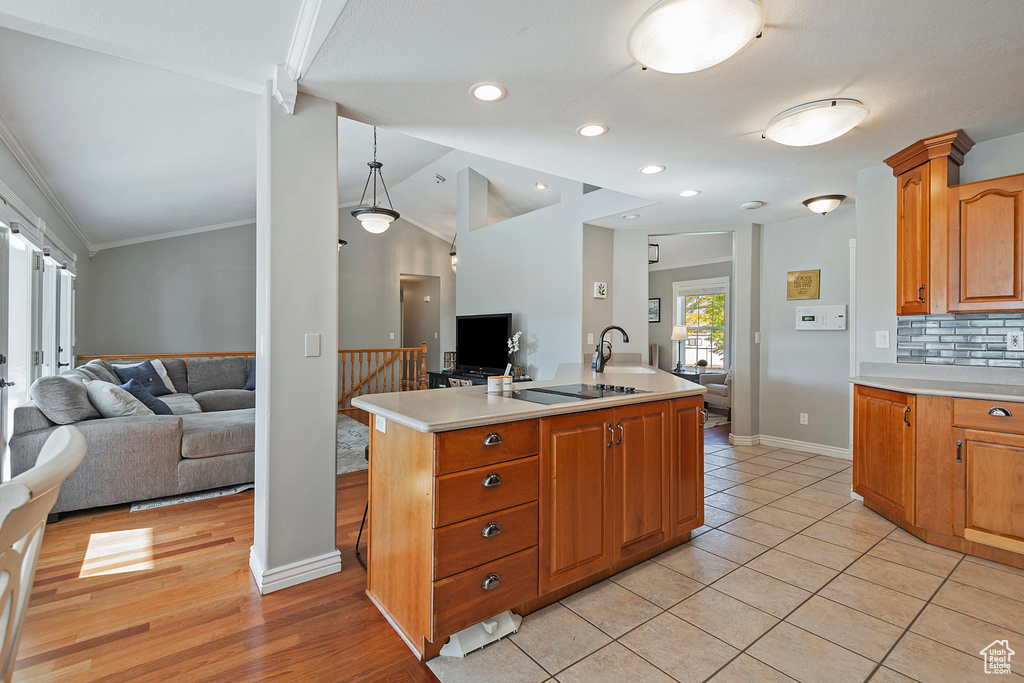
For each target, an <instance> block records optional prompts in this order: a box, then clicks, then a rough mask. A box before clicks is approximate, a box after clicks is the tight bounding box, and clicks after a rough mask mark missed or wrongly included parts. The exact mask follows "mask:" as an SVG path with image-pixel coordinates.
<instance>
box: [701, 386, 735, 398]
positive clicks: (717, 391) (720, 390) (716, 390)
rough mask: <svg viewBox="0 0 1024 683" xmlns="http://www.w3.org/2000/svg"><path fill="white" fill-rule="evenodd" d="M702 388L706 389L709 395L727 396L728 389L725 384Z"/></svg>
mask: <svg viewBox="0 0 1024 683" xmlns="http://www.w3.org/2000/svg"><path fill="white" fill-rule="evenodd" d="M704 386H705V387H707V390H708V393H709V394H714V395H716V396H728V395H729V387H728V386H726V385H725V384H705V385H704Z"/></svg>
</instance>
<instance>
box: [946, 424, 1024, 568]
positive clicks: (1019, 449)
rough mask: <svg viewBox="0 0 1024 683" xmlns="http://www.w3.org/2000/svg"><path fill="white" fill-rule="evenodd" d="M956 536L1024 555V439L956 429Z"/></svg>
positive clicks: (954, 505) (954, 527) (954, 495)
mask: <svg viewBox="0 0 1024 683" xmlns="http://www.w3.org/2000/svg"><path fill="white" fill-rule="evenodd" d="M954 438H955V439H956V441H957V461H956V464H955V465H954V467H955V468H956V470H955V472H954V483H953V533H954V535H957V536H962V537H963V538H965V539H966V540H968V541H974V542H975V543H982V544H984V545H988V546H994V547H996V548H1002V549H1003V550H1009V551H1012V552H1015V553H1024V436H1021V435H1019V434H1004V433H1001V432H988V431H980V430H974V429H956V430H954Z"/></svg>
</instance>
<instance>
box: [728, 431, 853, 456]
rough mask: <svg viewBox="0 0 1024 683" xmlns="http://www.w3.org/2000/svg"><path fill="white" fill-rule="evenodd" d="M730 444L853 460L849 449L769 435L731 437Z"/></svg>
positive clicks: (733, 435)
mask: <svg viewBox="0 0 1024 683" xmlns="http://www.w3.org/2000/svg"><path fill="white" fill-rule="evenodd" d="M729 443H730V444H732V445H733V446H774V447H776V448H785V449H788V450H791V451H803V452H804V453H814V454H815V455H827V456H829V457H830V458H840V459H842V460H853V453H852V452H851V451H850V449H849V448H841V447H839V446H826V445H825V444H823V443H811V442H810V441H797V440H795V439H783V438H782V437H780V436H769V435H768V434H754V435H753V436H736V435H735V434H730V435H729Z"/></svg>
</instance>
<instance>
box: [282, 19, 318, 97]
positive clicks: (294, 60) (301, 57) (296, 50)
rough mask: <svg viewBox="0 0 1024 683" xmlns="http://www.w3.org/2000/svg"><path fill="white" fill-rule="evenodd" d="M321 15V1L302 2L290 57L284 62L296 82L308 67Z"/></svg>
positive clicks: (289, 50) (289, 51) (289, 49)
mask: <svg viewBox="0 0 1024 683" xmlns="http://www.w3.org/2000/svg"><path fill="white" fill-rule="evenodd" d="M319 13H320V0H302V5H300V6H299V20H298V21H297V22H296V23H295V31H294V32H293V33H292V42H291V45H289V46H288V57H287V58H285V60H284V66H285V68H286V69H287V70H288V75H289V76H291V78H292V80H294V81H298V80H299V79H300V78H302V75H303V67H304V66H306V65H308V62H306V54H307V53H308V52H309V48H310V43H311V41H312V39H313V29H314V28H315V27H316V18H317V14H319Z"/></svg>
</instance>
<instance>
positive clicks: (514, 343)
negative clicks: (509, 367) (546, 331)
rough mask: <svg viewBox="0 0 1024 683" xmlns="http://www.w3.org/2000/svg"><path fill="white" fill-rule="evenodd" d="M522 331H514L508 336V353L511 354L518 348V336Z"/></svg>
mask: <svg viewBox="0 0 1024 683" xmlns="http://www.w3.org/2000/svg"><path fill="white" fill-rule="evenodd" d="M522 333H523V331H522V330H519V331H518V332H516V333H515V334H513V335H512V336H511V337H510V338H509V340H508V355H510V356H511V355H512V354H513V353H515V352H516V351H518V350H519V336H520V335H521V334H522Z"/></svg>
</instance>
